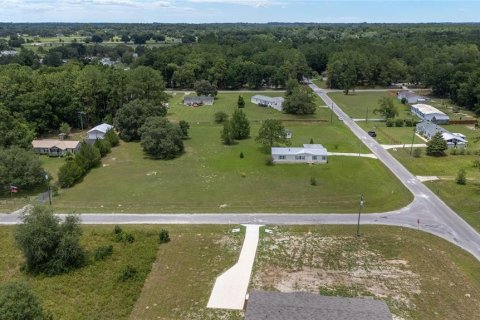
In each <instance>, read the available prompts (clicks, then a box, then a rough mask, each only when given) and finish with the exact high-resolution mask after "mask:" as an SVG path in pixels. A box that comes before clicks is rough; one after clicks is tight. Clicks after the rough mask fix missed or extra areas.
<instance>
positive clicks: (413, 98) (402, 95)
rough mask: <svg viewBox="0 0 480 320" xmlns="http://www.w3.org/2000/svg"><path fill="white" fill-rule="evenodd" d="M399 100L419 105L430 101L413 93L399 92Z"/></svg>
mask: <svg viewBox="0 0 480 320" xmlns="http://www.w3.org/2000/svg"><path fill="white" fill-rule="evenodd" d="M397 98H398V100H403V99H405V100H406V101H407V103H408V104H413V103H419V102H425V101H428V100H429V99H428V98H426V97H423V96H419V95H418V94H416V93H415V92H413V91H408V90H407V91H398V92H397Z"/></svg>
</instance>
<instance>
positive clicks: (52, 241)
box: [15, 206, 85, 275]
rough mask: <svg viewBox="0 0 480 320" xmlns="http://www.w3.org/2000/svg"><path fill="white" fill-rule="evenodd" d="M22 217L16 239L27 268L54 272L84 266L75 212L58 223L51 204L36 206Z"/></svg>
mask: <svg viewBox="0 0 480 320" xmlns="http://www.w3.org/2000/svg"><path fill="white" fill-rule="evenodd" d="M21 221H22V223H21V224H20V225H18V226H17V228H16V230H15V241H16V243H17V246H18V247H19V248H20V250H21V251H22V252H23V254H24V256H25V259H26V269H27V271H29V272H33V273H45V274H47V275H56V274H61V273H65V272H68V271H70V270H72V269H75V268H79V267H81V266H83V264H84V263H85V252H84V250H83V248H82V247H81V246H80V235H81V233H82V230H81V229H80V226H79V224H78V223H79V218H78V217H77V216H71V215H69V216H67V217H66V218H65V221H64V222H63V223H60V218H58V217H57V216H55V215H54V214H53V210H52V209H51V208H48V207H40V206H36V207H33V209H32V210H31V212H29V213H26V214H24V215H22V216H21Z"/></svg>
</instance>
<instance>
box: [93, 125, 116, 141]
mask: <svg viewBox="0 0 480 320" xmlns="http://www.w3.org/2000/svg"><path fill="white" fill-rule="evenodd" d="M112 129H113V126H112V125H110V124H108V123H102V124H99V125H98V126H96V127H93V128H92V129H90V130H88V132H87V135H88V136H87V139H88V140H90V141H92V140H93V141H94V142H95V140H97V139H103V138H105V134H106V133H107V131H108V130H112Z"/></svg>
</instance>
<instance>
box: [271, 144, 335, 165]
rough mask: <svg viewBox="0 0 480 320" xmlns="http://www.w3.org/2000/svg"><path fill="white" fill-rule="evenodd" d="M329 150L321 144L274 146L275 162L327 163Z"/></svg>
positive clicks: (273, 155)
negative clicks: (295, 146)
mask: <svg viewBox="0 0 480 320" xmlns="http://www.w3.org/2000/svg"><path fill="white" fill-rule="evenodd" d="M327 156H328V152H327V149H325V147H323V146H322V145H321V144H304V145H303V148H291V147H284V148H272V159H273V162H275V163H327V161H328V159H327Z"/></svg>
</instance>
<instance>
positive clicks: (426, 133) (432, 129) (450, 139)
mask: <svg viewBox="0 0 480 320" xmlns="http://www.w3.org/2000/svg"><path fill="white" fill-rule="evenodd" d="M416 132H417V133H418V134H420V135H421V136H423V137H425V138H427V139H428V140H431V139H432V138H433V136H434V135H435V134H436V133H438V132H440V133H441V134H442V137H443V139H444V140H445V141H446V142H447V146H448V147H449V148H464V147H466V145H467V143H468V141H467V139H466V137H465V136H464V135H463V134H461V133H452V132H450V131H448V130H447V129H445V128H442V127H440V126H439V125H437V124H435V123H433V122H430V121H422V122H420V123H418V124H417V126H416Z"/></svg>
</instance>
